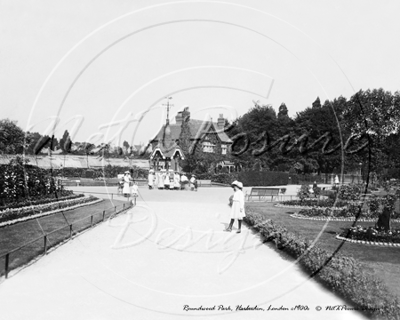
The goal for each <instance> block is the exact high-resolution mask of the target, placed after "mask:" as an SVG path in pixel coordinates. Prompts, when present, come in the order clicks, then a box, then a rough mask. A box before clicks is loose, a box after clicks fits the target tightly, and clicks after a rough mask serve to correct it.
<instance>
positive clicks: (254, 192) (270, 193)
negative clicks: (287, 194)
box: [247, 187, 280, 201]
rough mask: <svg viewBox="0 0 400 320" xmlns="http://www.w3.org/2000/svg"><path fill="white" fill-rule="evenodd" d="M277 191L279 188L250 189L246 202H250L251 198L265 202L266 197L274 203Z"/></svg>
mask: <svg viewBox="0 0 400 320" xmlns="http://www.w3.org/2000/svg"><path fill="white" fill-rule="evenodd" d="M279 190H280V188H265V187H254V188H251V192H250V194H249V195H247V201H251V200H252V199H253V198H258V200H259V201H267V197H271V201H274V197H276V198H278V195H279Z"/></svg>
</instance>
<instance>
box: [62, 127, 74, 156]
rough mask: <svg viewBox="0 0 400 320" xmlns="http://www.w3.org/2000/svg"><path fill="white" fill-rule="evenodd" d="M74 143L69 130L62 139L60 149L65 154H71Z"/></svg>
mask: <svg viewBox="0 0 400 320" xmlns="http://www.w3.org/2000/svg"><path fill="white" fill-rule="evenodd" d="M71 146H72V141H71V137H70V135H69V132H68V130H65V131H64V134H63V136H62V138H61V139H60V148H61V150H62V151H63V152H64V153H69V152H71Z"/></svg>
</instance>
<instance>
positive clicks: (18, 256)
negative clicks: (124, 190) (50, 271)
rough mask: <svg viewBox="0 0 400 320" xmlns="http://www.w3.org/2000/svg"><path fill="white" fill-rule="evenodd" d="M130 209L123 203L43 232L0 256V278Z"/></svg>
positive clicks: (6, 276)
mask: <svg viewBox="0 0 400 320" xmlns="http://www.w3.org/2000/svg"><path fill="white" fill-rule="evenodd" d="M130 207H131V206H130V205H128V204H125V203H123V204H122V205H121V206H114V207H110V208H108V209H106V210H103V211H102V212H97V213H94V214H91V215H88V216H85V217H83V218H82V219H79V220H75V221H73V222H71V223H68V224H67V225H64V226H62V227H61V228H58V229H55V230H52V231H50V232H47V233H45V232H44V231H43V233H44V234H43V235H42V236H40V237H36V238H34V239H32V240H30V241H28V242H26V243H24V244H23V245H21V246H19V247H17V248H15V249H13V250H11V251H8V252H6V253H4V254H2V255H1V256H0V276H3V275H4V276H5V278H6V279H7V278H8V276H9V273H10V271H11V270H13V269H16V268H18V267H22V266H24V265H26V264H28V263H29V262H31V261H32V260H33V259H35V258H37V257H39V256H41V255H46V254H47V253H48V251H49V249H50V248H52V247H55V246H57V245H59V244H60V243H62V242H65V241H68V240H70V239H72V238H73V237H74V236H75V235H78V234H80V233H81V232H82V231H84V230H87V229H89V228H92V227H94V226H96V225H97V224H99V223H101V222H104V221H105V220H106V219H111V218H112V217H114V216H115V215H117V214H119V213H121V212H123V211H125V210H126V209H129V208H130ZM50 218H51V217H50Z"/></svg>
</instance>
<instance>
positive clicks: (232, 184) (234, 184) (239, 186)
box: [231, 180, 243, 189]
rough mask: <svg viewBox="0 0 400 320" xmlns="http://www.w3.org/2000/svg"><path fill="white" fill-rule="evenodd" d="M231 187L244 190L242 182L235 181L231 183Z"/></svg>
mask: <svg viewBox="0 0 400 320" xmlns="http://www.w3.org/2000/svg"><path fill="white" fill-rule="evenodd" d="M231 186H232V187H233V186H237V187H238V188H239V189H243V183H241V182H239V181H237V180H235V181H233V182H232V183H231Z"/></svg>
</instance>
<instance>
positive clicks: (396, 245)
mask: <svg viewBox="0 0 400 320" xmlns="http://www.w3.org/2000/svg"><path fill="white" fill-rule="evenodd" d="M335 238H336V239H337V240H340V241H346V242H350V243H359V244H366V245H371V246H386V247H389V246H390V247H396V248H400V243H392V242H376V241H365V240H354V239H349V238H345V237H341V236H340V235H337V236H336V237H335Z"/></svg>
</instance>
